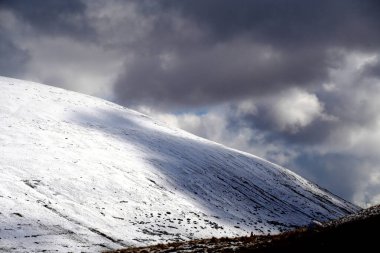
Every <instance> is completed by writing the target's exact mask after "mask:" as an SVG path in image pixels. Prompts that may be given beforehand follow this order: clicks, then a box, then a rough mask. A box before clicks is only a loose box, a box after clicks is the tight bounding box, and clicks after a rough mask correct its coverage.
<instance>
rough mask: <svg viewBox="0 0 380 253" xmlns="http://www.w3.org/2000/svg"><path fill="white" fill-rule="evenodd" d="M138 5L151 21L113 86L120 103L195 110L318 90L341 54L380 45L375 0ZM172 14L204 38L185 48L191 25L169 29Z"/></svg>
mask: <svg viewBox="0 0 380 253" xmlns="http://www.w3.org/2000/svg"><path fill="white" fill-rule="evenodd" d="M143 3H144V4H141V6H140V8H139V10H141V15H144V16H145V17H155V20H156V21H155V24H154V27H153V29H151V32H148V34H147V35H146V38H145V39H144V41H143V42H142V44H143V46H144V47H143V48H142V49H141V50H137V49H138V48H139V46H136V47H134V48H132V49H135V52H136V57H135V60H134V61H133V62H129V63H128V64H126V66H125V70H124V72H123V73H122V74H121V75H120V77H119V79H118V81H117V83H116V94H117V96H118V98H119V102H123V101H128V102H129V103H133V102H134V103H136V102H137V103H138V102H141V101H144V103H146V102H147V101H150V102H151V103H155V104H157V103H160V104H162V105H164V106H165V105H169V106H170V105H173V104H175V105H177V106H178V105H184V106H189V105H192V106H198V105H199V104H201V105H204V104H208V103H218V102H225V101H228V100H230V99H239V98H244V97H247V96H259V95H262V94H266V93H270V92H277V91H279V90H283V89H287V88H289V87H293V86H299V87H310V86H315V85H320V84H321V83H323V82H325V81H326V80H327V79H328V72H329V69H331V68H339V67H340V64H341V60H342V57H343V54H341V53H340V52H339V50H353V51H355V50H356V51H366V52H372V51H375V50H378V49H379V47H380V34H379V33H378V32H377V28H378V26H379V24H380V16H379V15H378V12H377V10H379V4H377V2H376V1H318V2H317V1H273V0H265V1H238V2H236V1H224V0H222V1H212V0H211V1H160V2H159V3H156V4H152V2H151V1H144V2H143ZM173 15H178V16H179V17H180V19H183V20H186V21H187V22H188V23H189V24H190V26H191V27H192V28H194V29H196V30H198V31H199V32H200V33H201V34H202V36H199V37H197V38H196V39H193V40H189V41H188V43H184V41H186V34H187V33H188V30H186V29H189V27H185V28H184V29H183V30H175V29H173V27H176V23H178V22H180V21H178V19H175V18H172V19H171V18H168V16H173ZM162 23H164V24H166V25H164V26H163V25H161V24H162ZM167 53H170V54H171V55H172V57H173V59H175V63H174V66H173V67H172V68H170V67H168V68H166V67H165V66H164V65H165V64H164V60H165V59H163V58H162V56H163V55H164V54H167ZM128 102H127V103H128Z"/></svg>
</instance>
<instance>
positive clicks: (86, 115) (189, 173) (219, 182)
mask: <svg viewBox="0 0 380 253" xmlns="http://www.w3.org/2000/svg"><path fill="white" fill-rule="evenodd" d="M0 173H1V176H0V224H1V226H0V251H6V252H7V251H14V252H25V251H27V252H33V251H43V250H48V251H49V250H57V251H60V252H61V251H62V252H67V251H74V252H79V251H82V252H94V251H102V250H107V249H115V248H121V247H128V246H143V245H148V244H156V243H165V242H173V241H182V240H189V239H195V238H202V237H212V236H215V237H221V236H243V235H248V234H250V233H251V232H253V233H254V234H267V233H278V232H280V231H285V230H289V229H291V228H293V227H297V226H301V225H306V224H309V223H310V222H311V221H312V220H319V221H326V220H330V219H335V218H338V217H341V216H343V215H346V214H351V213H354V212H356V211H357V210H358V209H359V208H358V207H356V206H355V205H352V204H350V203H349V202H347V201H344V200H342V199H340V198H338V197H337V196H335V195H333V194H331V193H329V192H327V191H326V190H323V189H321V188H319V187H318V186H317V185H315V184H313V183H310V182H308V181H307V180H305V179H304V178H302V177H300V176H298V175H296V174H295V173H293V172H291V171H289V170H287V169H284V168H282V167H280V166H278V165H275V164H273V163H270V162H268V161H265V160H263V159H261V158H258V157H256V156H253V155H250V154H247V153H244V152H241V151H238V150H234V149H231V148H227V147H225V146H223V145H220V144H217V143H214V142H211V141H208V140H205V139H203V138H200V137H197V136H194V135H192V134H189V133H187V132H185V131H183V130H180V129H176V128H172V127H168V126H166V125H165V124H162V123H160V122H158V121H155V120H154V119H151V118H150V117H147V116H145V115H143V114H141V113H138V112H136V111H133V110H129V109H126V108H124V107H122V106H119V105H116V104H113V103H110V102H107V101H105V100H102V99H99V98H94V97H91V96H87V95H83V94H79V93H75V92H71V91H67V90H63V89H59V88H55V87H50V86H46V85H42V84H37V83H33V82H27V81H21V80H16V79H10V78H5V77H0Z"/></svg>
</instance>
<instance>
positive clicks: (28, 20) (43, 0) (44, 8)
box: [0, 0, 94, 39]
mask: <svg viewBox="0 0 380 253" xmlns="http://www.w3.org/2000/svg"><path fill="white" fill-rule="evenodd" d="M0 9H6V10H9V11H11V12H12V13H13V14H14V15H15V16H16V17H17V18H19V19H21V20H23V21H24V24H25V25H30V26H31V27H32V28H33V29H35V31H37V32H38V33H42V34H49V35H53V36H71V37H74V38H81V39H83V38H88V37H89V36H93V35H94V34H93V33H94V30H93V29H92V27H91V26H90V25H89V23H88V20H87V19H86V17H85V15H84V12H85V10H86V6H85V4H84V3H83V2H82V1H80V0H65V1H61V0H33V1H23V0H2V1H0ZM93 38H94V37H93Z"/></svg>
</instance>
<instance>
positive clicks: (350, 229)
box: [117, 206, 380, 253]
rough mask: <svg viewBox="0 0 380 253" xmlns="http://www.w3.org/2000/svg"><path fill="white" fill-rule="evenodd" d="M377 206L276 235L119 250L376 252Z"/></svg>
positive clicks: (379, 213) (379, 208) (379, 210)
mask: <svg viewBox="0 0 380 253" xmlns="http://www.w3.org/2000/svg"><path fill="white" fill-rule="evenodd" d="M379 227H380V206H374V207H371V208H368V209H365V210H362V211H360V212H359V213H357V214H355V215H349V216H346V217H344V218H341V219H338V220H335V221H331V222H328V223H325V224H323V225H322V226H316V225H314V226H311V227H308V228H307V227H305V228H299V229H296V230H294V231H291V232H285V233H281V234H279V235H268V236H250V237H238V238H221V239H215V238H212V239H206V240H195V241H189V242H185V243H173V244H167V245H162V244H161V245H155V246H151V247H145V248H131V249H124V250H119V251H117V252H119V253H129V252H140V253H142V252H144V253H147V252H155V253H157V252H282V253H283V252H292V253H296V252H331V251H332V250H334V251H335V250H336V251H337V252H353V251H358V252H378V251H379V245H378V244H379V242H378V241H379V239H380V238H379V234H378V229H379Z"/></svg>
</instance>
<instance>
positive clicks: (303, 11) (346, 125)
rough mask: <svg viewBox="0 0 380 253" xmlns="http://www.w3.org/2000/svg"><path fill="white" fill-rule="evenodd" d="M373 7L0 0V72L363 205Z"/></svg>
mask: <svg viewBox="0 0 380 253" xmlns="http://www.w3.org/2000/svg"><path fill="white" fill-rule="evenodd" d="M379 12H380V4H379V2H378V1H370V0H364V1H359V0H356V1H355V0H333V1H331V0H329V1H327V0H322V1H311V0H310V1H307V0H306V1H305V0H297V1H296V0H292V1H291V0H281V1H279V0H256V1H250V0H240V1H227V0H194V1H185V0H184V1H178V0H163V1H152V0H146V1H113V0H107V1H102V0H94V1H80V0H66V1H60V0H49V1H48V0H45V1H43V0H34V1H21V0H12V1H11V0H0V33H1V36H0V56H1V57H0V75H5V76H11V77H16V78H23V79H28V80H35V81H39V82H42V83H46V84H50V85H55V86H59V87H64V88H67V89H71V90H76V91H79V92H84V93H88V94H91V95H95V96H99V97H103V98H106V99H109V100H112V101H115V102H118V103H121V104H123V105H127V106H129V107H133V108H137V109H139V110H142V111H144V112H146V113H150V114H153V115H155V116H156V117H158V118H160V119H162V120H165V121H168V122H169V123H171V124H174V125H177V126H180V127H182V128H184V129H186V130H189V131H191V132H193V133H196V134H198V135H201V136H204V137H206V138H210V139H212V140H215V141H218V142H222V143H224V144H227V145H229V146H233V147H236V148H239V149H243V150H246V151H248V152H252V153H254V154H257V155H260V156H263V157H265V158H267V159H270V160H272V161H274V162H277V163H280V164H282V165H285V166H287V167H289V168H291V169H293V170H295V171H296V172H298V173H299V174H301V175H304V176H306V177H307V178H309V179H311V180H313V181H315V182H316V183H318V184H320V185H321V186H322V187H326V188H328V189H329V190H331V191H332V192H334V193H337V194H339V195H340V196H343V197H345V198H347V199H348V200H351V201H354V202H355V203H357V204H360V205H367V204H374V203H380V166H379V164H380V151H378V150H380V127H379V122H380V113H379V112H378V108H380V107H379V106H380V102H378V101H379V99H378V94H379V92H380V82H379V79H380V74H379V73H380V67H379V66H380V64H379V52H380V33H379V32H378V27H379V26H380V15H378V13H379ZM342 175H344V176H342Z"/></svg>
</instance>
